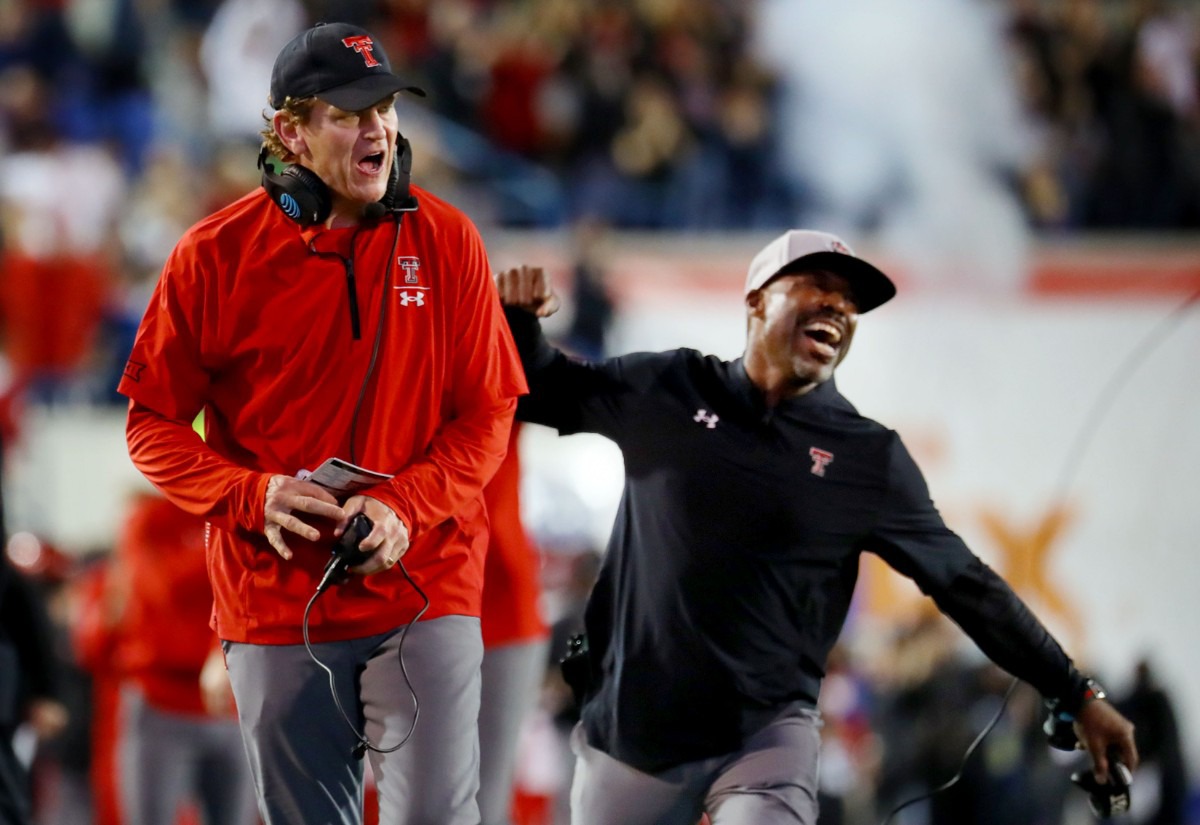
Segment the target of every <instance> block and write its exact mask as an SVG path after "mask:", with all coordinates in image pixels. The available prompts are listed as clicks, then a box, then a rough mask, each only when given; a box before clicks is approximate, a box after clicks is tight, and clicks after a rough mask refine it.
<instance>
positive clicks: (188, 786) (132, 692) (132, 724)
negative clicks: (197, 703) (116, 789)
mask: <svg viewBox="0 0 1200 825" xmlns="http://www.w3.org/2000/svg"><path fill="white" fill-rule="evenodd" d="M119 753H120V756H119V759H120V770H119V772H118V776H119V778H120V783H121V784H120V787H121V804H122V807H123V808H124V813H125V817H126V821H127V822H128V823H129V825H161V823H169V822H174V821H175V819H176V816H177V814H178V811H179V807H180V805H181V804H182V803H183V802H184V800H189V799H190V800H193V801H195V802H196V804H197V806H198V807H199V809H200V812H201V814H202V815H203V821H204V822H206V823H208V825H254V823H255V822H257V821H258V817H257V812H256V811H255V807H254V784H253V783H252V782H251V779H250V766H249V765H248V764H247V763H246V750H245V748H244V747H243V746H242V739H241V736H240V735H239V733H238V726H237V723H236V722H234V721H233V720H232V719H213V718H206V717H200V716H190V715H186V714H181V713H170V712H167V711H162V710H158V709H157V708H154V707H151V706H150V705H148V704H147V703H146V699H145V697H144V696H142V693H141V691H139V690H138V689H137V688H136V687H133V686H127V687H126V688H124V689H123V690H122V691H121V739H120V751H119Z"/></svg>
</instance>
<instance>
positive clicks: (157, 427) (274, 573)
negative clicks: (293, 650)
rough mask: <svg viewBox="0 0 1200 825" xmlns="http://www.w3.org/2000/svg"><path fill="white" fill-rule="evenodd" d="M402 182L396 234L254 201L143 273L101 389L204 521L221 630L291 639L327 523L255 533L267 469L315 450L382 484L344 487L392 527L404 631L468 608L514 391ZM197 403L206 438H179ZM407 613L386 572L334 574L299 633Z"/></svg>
mask: <svg viewBox="0 0 1200 825" xmlns="http://www.w3.org/2000/svg"><path fill="white" fill-rule="evenodd" d="M412 191H413V194H414V195H415V196H416V197H417V200H418V202H419V207H420V208H419V210H418V211H417V212H413V213H408V214H406V215H405V216H404V220H403V223H402V225H401V228H400V232H399V237H398V238H396V237H395V227H396V225H395V223H394V222H393V221H390V220H389V221H382V222H379V223H377V224H364V225H362V226H360V227H350V228H345V229H334V230H326V229H323V228H320V227H317V228H309V229H303V230H302V229H301V228H300V227H298V226H297V225H296V224H294V223H292V222H291V221H290V220H288V219H287V217H286V216H284V214H283V213H282V212H281V211H280V210H279V209H278V208H277V207H276V206H275V205H274V204H272V203H271V201H270V199H269V198H268V197H267V195H266V193H265V192H263V191H262V190H256V191H254V192H252V193H250V194H249V195H247V196H246V197H244V198H242V199H241V200H239V201H237V202H235V203H233V204H231V205H230V206H228V207H226V208H225V209H222V210H220V211H218V212H216V213H215V214H213V215H212V216H210V217H209V218H206V219H205V220H203V221H201V222H200V223H198V224H197V225H195V226H194V227H192V228H191V229H190V230H188V232H187V233H186V234H185V235H184V237H183V239H182V240H181V241H180V242H179V244H178V246H176V248H175V250H174V252H173V253H172V254H171V257H170V259H169V260H168V261H167V264H166V267H165V268H164V271H163V274H162V277H161V278H160V280H159V283H158V286H157V288H156V290H155V293H154V296H153V298H152V299H151V303H150V307H149V309H148V310H147V311H146V316H145V318H143V320H142V325H141V328H140V329H139V331H138V335H137V339H136V340H135V342H134V346H133V352H132V355H131V357H130V359H129V363H128V365H127V367H126V371H125V376H124V378H123V379H122V380H121V383H120V387H119V389H120V391H121V392H122V393H124V394H125V395H127V396H128V397H129V398H130V399H131V401H132V403H131V405H130V416H129V423H128V427H127V437H128V441H129V450H130V456H131V457H132V458H133V461H134V463H135V464H136V465H137V466H138V468H139V469H140V470H141V471H142V472H143V473H144V474H145V475H146V476H147V477H148V478H149V479H150V480H151V481H152V482H154V483H155V484H156V485H158V487H159V488H160V489H162V490H163V492H164V493H166V495H167V496H168V497H169V498H170V499H171V500H172V501H174V502H175V503H176V504H178V505H179V506H181V507H183V508H184V509H185V510H188V511H189V512H192V513H197V514H199V515H202V516H204V517H205V518H207V519H208V521H209V523H210V524H211V525H212V526H213V528H214V529H213V530H212V532H211V535H210V539H209V546H208V571H209V578H210V579H211V581H212V586H213V597H214V607H213V612H214V627H215V628H216V630H217V633H218V635H219V636H220V637H221V638H222V639H227V640H230V641H235V642H251V643H256V644H295V643H299V642H301V641H302V640H303V637H302V635H301V620H302V617H303V613H304V607H305V605H306V604H307V602H308V600H309V598H310V597H311V596H312V594H313V593H314V592H315V590H316V586H317V583H318V582H319V581H320V577H321V573H322V570H323V568H324V566H325V562H326V561H327V559H328V558H329V551H330V547H331V545H332V537H331V531H332V527H333V524H332V523H328V522H324V521H323V520H321V519H316V520H315V522H314V523H316V524H317V526H319V527H322V528H323V531H324V533H325V534H324V535H323V537H322V539H321V540H320V541H317V542H307V541H304V540H303V539H300V538H299V537H297V536H295V535H294V534H292V533H287V532H285V533H284V538H285V540H286V541H287V542H288V545H289V546H290V547H291V548H292V549H293V550H294V551H295V557H294V558H293V559H292V560H291V561H290V562H285V561H283V560H282V559H281V558H280V557H279V556H278V554H277V553H276V552H275V550H274V549H273V548H272V547H271V546H270V545H269V544H268V543H267V540H266V538H265V537H264V536H263V535H262V529H263V515H264V510H263V502H264V498H265V493H266V486H267V481H268V480H269V477H270V476H271V475H272V474H276V473H282V474H286V475H294V474H295V473H296V472H297V471H299V470H302V469H308V470H312V469H315V468H316V467H317V466H318V465H319V464H320V463H321V462H322V461H324V460H325V459H326V458H329V457H331V456H340V457H342V458H346V459H350V460H352V461H355V463H357V464H360V465H362V466H364V467H367V468H370V469H372V470H378V471H381V472H386V473H394V474H395V478H393V479H392V480H390V481H388V482H386V483H384V484H380V485H377V486H375V487H372V488H369V489H368V490H365V491H363V492H364V494H366V495H370V496H373V497H375V498H377V499H379V500H380V501H382V502H383V503H384V504H387V505H388V506H389V507H391V508H392V509H393V510H394V511H395V512H396V514H397V515H398V516H399V517H400V519H401V520H402V521H403V522H404V524H405V525H406V526H407V527H408V530H409V536H410V541H411V545H410V547H409V551H408V553H407V554H406V555H405V556H404V564H405V566H406V567H407V569H408V571H409V573H410V574H411V575H412V577H413V579H414V580H415V581H416V582H417V583H418V584H419V585H420V586H421V587H422V589H423V590H424V591H425V592H426V593H427V594H428V596H429V598H430V602H431V604H430V607H429V611H428V612H427V613H426V618H435V617H438V616H445V615H451V614H460V615H467V616H478V615H479V610H480V589H481V586H482V577H483V560H484V550H485V546H486V543H487V519H486V515H485V512H484V508H483V499H482V494H481V490H482V488H483V485H484V484H485V483H486V482H487V481H488V480H489V479H490V478H491V476H492V474H493V473H494V472H495V469H496V467H497V466H499V463H500V461H501V459H502V458H503V457H504V452H505V447H506V442H507V438H508V433H509V427H510V425H511V422H512V415H513V410H514V409H515V406H516V397H517V396H518V395H520V394H522V393H523V392H525V390H526V387H525V379H524V374H523V372H522V370H521V365H520V361H519V359H518V357H517V354H516V350H515V348H514V346H513V343H512V339H511V336H510V335H509V333H508V327H507V324H506V323H505V321H504V315H503V312H502V311H501V308H500V302H499V299H498V298H497V295H496V291H495V286H494V285H493V283H492V276H491V270H490V267H489V265H488V261H487V256H486V253H485V252H484V248H483V243H482V241H481V240H480V238H479V234H478V232H477V231H476V229H475V227H474V226H473V225H472V224H471V222H470V221H469V220H468V219H467V218H466V216H464V215H463V214H462V213H461V212H459V211H458V210H457V209H455V208H454V207H452V206H450V205H449V204H447V203H445V202H444V201H442V200H440V199H438V198H436V197H434V196H432V195H430V194H429V193H427V192H424V191H423V190H421V189H419V188H417V187H413V190H412ZM393 245H394V246H393ZM347 260H349V261H351V264H352V265H348V264H347V263H346V261H347ZM385 272H386V275H385ZM385 280H386V281H387V283H386V284H385ZM351 285H353V289H351V288H350V287H351ZM385 286H386V289H385ZM352 292H353V296H354V298H355V299H356V300H355V301H354V302H353V304H352V300H351V293H352ZM352 305H356V308H357V313H356V315H357V318H358V321H357V324H358V327H359V336H358V337H357V338H356V337H355V336H354V334H353V328H352V327H353V325H352ZM381 320H382V334H381V335H380V336H379V342H378V351H377V352H376V346H375V344H376V333H377V331H379V330H380V322H381ZM372 360H374V362H375V363H374V369H373V370H371V367H370V365H371V363H372ZM369 370H370V380H369V381H368V382H367V384H366V389H365V392H364V393H362V398H361V411H360V412H359V414H358V417H357V421H356V422H355V433H354V445H355V450H354V453H355V454H353V455H352V454H351V449H350V444H351V433H350V429H351V424H352V422H354V421H355V409H356V407H357V406H358V401H359V397H360V391H362V389H363V385H364V379H365V378H366V377H367V375H368V371H369ZM201 409H204V410H205V429H206V442H204V441H201V440H200V438H199V437H198V436H196V434H195V433H194V432H192V430H191V428H190V423H191V421H192V420H193V419H194V417H195V416H196V414H197V413H198V412H199V411H200V410H201ZM311 519H312V517H310V520H311ZM420 605H421V599H420V598H419V597H418V596H417V594H416V593H415V592H414V590H413V589H412V587H411V586H410V585H409V584H408V583H407V582H406V581H405V580H404V577H403V575H402V574H401V572H400V570H399V568H392V569H391V570H389V571H386V572H383V573H377V574H374V575H371V576H365V577H362V576H353V577H351V579H350V581H349V582H347V583H346V584H342V585H339V586H337V587H334V588H332V589H330V590H329V591H328V592H326V593H325V594H324V595H322V596H321V598H320V599H318V600H317V603H316V605H315V606H314V607H313V610H312V613H311V615H310V637H311V638H312V640H314V641H333V640H338V639H349V638H359V637H362V636H368V635H373V634H375V633H380V632H383V631H386V630H389V629H392V628H395V627H397V626H399V625H400V624H403V623H405V622H407V621H409V619H411V617H412V616H413V615H414V614H415V613H416V611H417V610H418V609H419V607H420Z"/></svg>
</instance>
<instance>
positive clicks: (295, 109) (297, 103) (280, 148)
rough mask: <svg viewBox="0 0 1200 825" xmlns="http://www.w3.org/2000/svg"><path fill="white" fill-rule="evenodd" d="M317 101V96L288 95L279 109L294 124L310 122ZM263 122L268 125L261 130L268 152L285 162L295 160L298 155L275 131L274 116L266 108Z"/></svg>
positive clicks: (263, 143)
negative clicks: (293, 152)
mask: <svg viewBox="0 0 1200 825" xmlns="http://www.w3.org/2000/svg"><path fill="white" fill-rule="evenodd" d="M316 102H317V99H316V98H315V97H300V98H295V97H291V96H288V97H287V98H286V99H285V100H284V101H283V105H282V106H280V107H279V111H281V112H283V113H284V114H285V115H287V118H288V120H289V121H291V123H292V125H299V124H301V123H307V122H308V118H309V117H310V116H311V115H312V110H313V106H314V105H315V104H316ZM263 122H264V123H265V124H266V125H265V126H264V127H263V130H262V131H261V132H259V134H260V135H262V139H263V142H262V145H263V147H265V148H266V150H267V151H268V152H270V153H271V154H272V155H274V156H275V157H277V158H279V159H280V160H282V161H283V162H284V163H292V162H293V161H295V160H296V156H295V155H293V154H292V152H291V150H290V149H288V148H287V146H285V145H284V143H283V140H282V139H280V137H279V134H278V133H277V132H276V131H275V122H274V116H273V115H270V114H267V112H266V111H265V110H264V111H263Z"/></svg>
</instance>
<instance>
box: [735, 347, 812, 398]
mask: <svg viewBox="0 0 1200 825" xmlns="http://www.w3.org/2000/svg"><path fill="white" fill-rule="evenodd" d="M743 364H744V365H745V368H746V375H747V376H748V377H749V378H750V383H751V384H753V385H754V386H755V387H757V388H758V390H759V391H760V392H761V393H762V394H763V399H764V400H765V402H766V405H767V407H774V406H776V405H778V404H779V402H781V401H786V400H787V399H789V398H797V397H799V396H801V395H807V394H808V393H810V392H812V391H813V390H815V389H816V388H817V386H818V385H819V382H817V381H812V380H805V379H802V378H800V377H799V376H797V375H796V374H795V373H793V372H790V371H788V370H784V369H780V368H779V367H776V366H773V365H771V364H769V363H767V361H766V359H765V358H763V357H761V356H758V355H755V354H752V353H746V356H745V358H744V360H743Z"/></svg>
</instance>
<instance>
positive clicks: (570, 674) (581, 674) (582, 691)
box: [559, 633, 592, 707]
mask: <svg viewBox="0 0 1200 825" xmlns="http://www.w3.org/2000/svg"><path fill="white" fill-rule="evenodd" d="M589 652H590V651H589V649H588V639H587V634H586V633H579V634H576V635H574V636H572V637H571V638H570V639H568V640H567V652H566V655H564V656H563V658H562V659H561V660H560V661H559V668H561V670H562V676H563V681H565V682H566V683H567V686H568V687H569V688H571V694H572V695H573V696H574V697H575V704H576V705H577V706H579V707H583V700H584V699H585V698H586V697H587V695H588V692H589V691H590V690H591V688H592V664H591V659H590V657H589Z"/></svg>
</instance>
